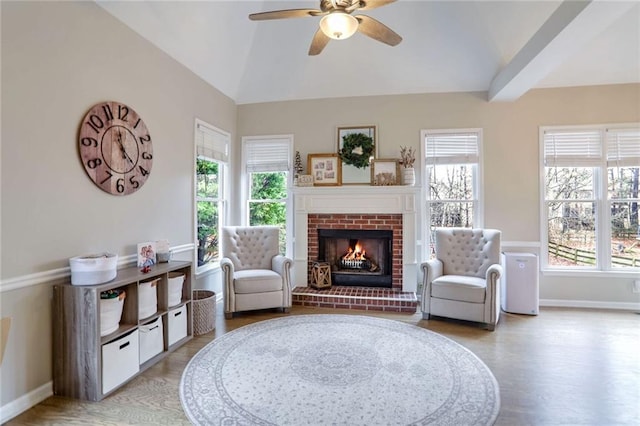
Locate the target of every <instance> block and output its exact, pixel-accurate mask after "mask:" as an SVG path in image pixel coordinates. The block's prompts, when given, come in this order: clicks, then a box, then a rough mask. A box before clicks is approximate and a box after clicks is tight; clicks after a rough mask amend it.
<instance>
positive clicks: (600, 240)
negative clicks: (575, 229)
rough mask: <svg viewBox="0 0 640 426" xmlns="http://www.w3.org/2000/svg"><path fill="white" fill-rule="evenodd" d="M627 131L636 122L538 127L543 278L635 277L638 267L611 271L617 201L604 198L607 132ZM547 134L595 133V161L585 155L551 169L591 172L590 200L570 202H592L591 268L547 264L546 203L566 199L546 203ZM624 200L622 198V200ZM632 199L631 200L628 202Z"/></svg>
mask: <svg viewBox="0 0 640 426" xmlns="http://www.w3.org/2000/svg"><path fill="white" fill-rule="evenodd" d="M628 128H640V123H616V124H592V125H563V126H540V127H539V135H538V140H539V169H538V170H539V179H540V181H539V186H540V269H541V271H542V272H543V273H544V274H545V275H551V276H552V275H556V276H583V277H593V276H606V277H629V276H637V274H638V272H639V271H640V268H633V267H629V268H624V269H622V268H613V264H612V254H611V241H612V230H611V208H610V206H611V204H612V203H614V202H615V201H620V200H621V199H619V198H616V199H610V198H609V196H608V184H609V182H608V175H609V173H608V169H609V167H610V166H609V164H608V160H607V150H608V140H607V131H608V130H620V129H628ZM548 131H556V132H557V131H594V132H598V133H599V135H600V136H599V146H600V155H599V158H598V159H594V158H593V157H591V156H587V155H585V157H584V158H583V159H582V162H581V161H580V160H579V159H576V160H575V163H574V165H566V166H562V165H555V167H582V168H589V169H591V170H592V176H593V177H592V178H593V188H592V189H593V196H592V197H591V198H583V199H575V200H570V201H576V202H592V203H593V204H594V205H595V209H594V210H595V215H594V221H595V232H594V233H595V239H596V241H595V255H596V263H595V265H594V266H588V265H576V266H563V265H558V266H555V265H550V264H549V256H548V253H549V227H548V220H549V215H548V208H549V207H548V205H549V203H550V202H565V201H566V200H564V199H563V200H548V199H547V195H546V194H547V188H546V186H545V185H546V182H545V177H546V170H545V169H546V167H547V166H546V164H545V160H546V156H545V132H548ZM626 200H627V199H622V201H626ZM628 200H635V199H628Z"/></svg>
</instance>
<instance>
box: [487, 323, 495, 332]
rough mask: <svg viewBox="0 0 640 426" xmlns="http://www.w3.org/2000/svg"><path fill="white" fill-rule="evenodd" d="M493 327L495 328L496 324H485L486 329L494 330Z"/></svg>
mask: <svg viewBox="0 0 640 426" xmlns="http://www.w3.org/2000/svg"><path fill="white" fill-rule="evenodd" d="M495 329H496V325H495V324H487V330H489V331H495Z"/></svg>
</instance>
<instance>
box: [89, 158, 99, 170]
mask: <svg viewBox="0 0 640 426" xmlns="http://www.w3.org/2000/svg"><path fill="white" fill-rule="evenodd" d="M101 164H102V160H101V159H99V158H92V159H91V160H89V161H87V167H89V168H90V169H95V168H96V167H98V166H99V165H101Z"/></svg>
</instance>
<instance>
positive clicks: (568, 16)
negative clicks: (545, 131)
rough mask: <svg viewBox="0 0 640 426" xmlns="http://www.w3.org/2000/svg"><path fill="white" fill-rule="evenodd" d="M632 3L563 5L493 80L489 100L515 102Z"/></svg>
mask: <svg viewBox="0 0 640 426" xmlns="http://www.w3.org/2000/svg"><path fill="white" fill-rule="evenodd" d="M634 4H635V3H634V2H632V1H629V2H622V1H620V2H608V1H591V0H588V1H574V0H565V1H564V2H562V4H560V6H558V8H557V9H556V10H555V12H553V14H551V16H550V17H549V19H547V21H546V22H545V23H544V24H543V25H542V26H541V27H540V29H538V31H537V32H536V33H535V34H534V35H533V37H531V39H530V40H529V41H528V42H527V43H526V44H525V45H524V47H523V48H522V49H521V50H520V51H519V52H518V53H517V54H516V55H515V56H514V57H513V59H512V60H511V62H509V63H508V64H507V65H506V66H505V67H504V68H503V69H502V70H500V72H499V73H498V75H496V76H495V77H494V79H493V81H492V82H491V86H490V87H489V95H488V98H489V101H515V100H517V99H518V98H519V97H520V96H522V95H524V94H525V93H526V92H527V91H529V90H530V89H532V88H533V87H535V85H536V84H537V83H538V82H539V81H540V80H541V79H543V78H544V77H546V76H547V74H549V73H550V72H551V71H553V70H554V69H555V68H556V67H558V66H559V65H560V64H562V63H563V62H564V61H565V60H566V59H568V58H569V57H570V56H571V55H572V54H573V53H575V52H577V51H578V50H579V49H580V48H581V47H582V46H583V45H584V44H585V43H587V42H589V41H590V40H592V39H593V38H594V37H595V36H597V35H598V34H600V33H601V32H602V31H603V30H605V29H606V28H608V27H609V26H610V25H611V24H612V23H613V22H614V21H615V20H616V19H618V18H619V17H620V16H622V15H623V14H624V13H625V12H626V11H628V10H629V9H630V8H631V7H633V6H634Z"/></svg>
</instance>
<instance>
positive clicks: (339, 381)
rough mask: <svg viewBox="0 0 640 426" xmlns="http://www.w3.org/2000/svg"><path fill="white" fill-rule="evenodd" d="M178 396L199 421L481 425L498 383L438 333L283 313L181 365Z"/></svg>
mask: <svg viewBox="0 0 640 426" xmlns="http://www.w3.org/2000/svg"><path fill="white" fill-rule="evenodd" d="M180 399H181V401H182V406H183V408H184V411H185V413H186V415H187V417H188V418H189V420H190V421H191V422H192V423H194V424H202V425H204V424H207V425H255V424H259V425H408V424H419V425H425V424H446V425H487V424H493V423H494V422H495V420H496V417H497V416H498V411H499V410H500V393H499V389H498V383H497V382H496V380H495V378H494V377H493V374H492V373H491V371H490V370H489V368H488V367H487V366H486V365H485V364H484V363H483V362H482V361H480V359H478V358H477V357H476V356H475V355H474V354H473V353H471V352H470V351H469V350H468V349H466V348H464V347H463V346H461V345H459V344H457V343H455V342H454V341H452V340H450V339H448V338H446V337H443V336H441V335H439V334H437V333H434V332H432V331H429V330H425V329H422V328H420V327H416V326H413V325H410V324H405V323H402V322H398V321H392V320H386V319H380V318H373V317H366V316H352V315H301V316H289V317H283V318H278V319H272V320H268V321H262V322H259V323H255V324H251V325H247V326H244V327H242V328H239V329H237V330H234V331H231V332H229V333H227V334H224V335H222V336H221V337H219V338H217V339H215V340H214V341H213V342H211V343H209V344H208V345H207V346H205V347H204V348H202V349H201V350H200V352H198V353H197V354H196V355H195V356H194V357H193V358H192V359H191V361H190V362H189V364H188V365H187V367H186V368H185V370H184V372H183V374H182V379H181V381H180Z"/></svg>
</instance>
